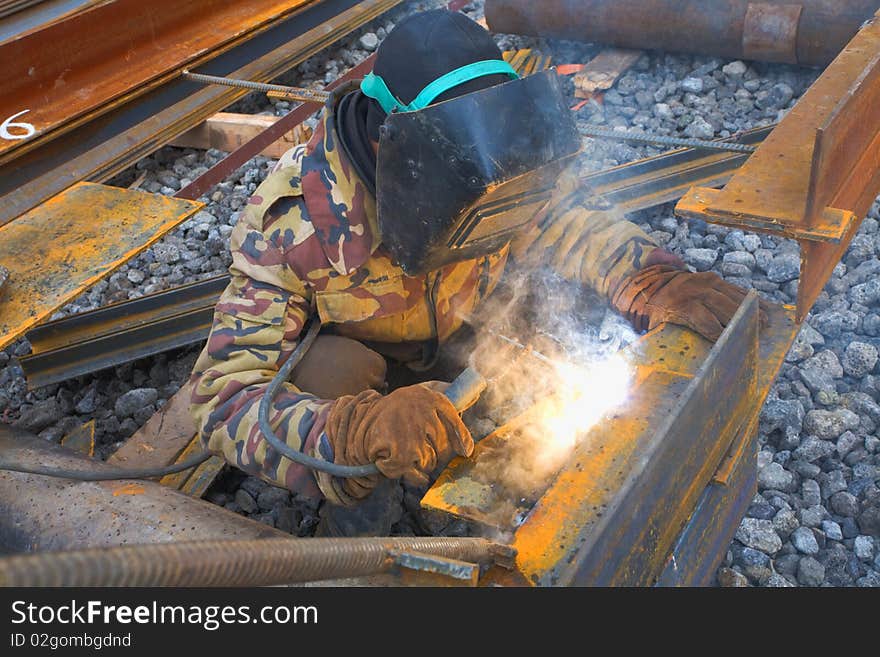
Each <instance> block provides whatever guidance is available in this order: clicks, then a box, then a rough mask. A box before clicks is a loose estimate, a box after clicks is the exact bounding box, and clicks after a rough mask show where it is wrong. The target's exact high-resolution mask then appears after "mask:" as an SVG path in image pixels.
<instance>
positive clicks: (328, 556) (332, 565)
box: [0, 537, 510, 587]
mask: <svg viewBox="0 0 880 657" xmlns="http://www.w3.org/2000/svg"><path fill="white" fill-rule="evenodd" d="M509 552H510V550H509V548H506V547H505V546H503V545H499V544H497V543H492V542H490V541H487V540H486V539H483V538H449V537H439V538H432V537H426V538H416V537H406V538H300V539H297V538H278V539H262V540H212V541H192V542H189V541H188V542H181V543H163V544H158V545H125V546H119V547H110V548H102V549H95V548H93V549H86V550H74V551H70V552H45V553H42V554H33V555H15V556H11V557H5V558H0V586H27V587H33V586H126V587H128V586H272V585H280V584H294V583H301V582H315V581H321V580H328V579H338V578H344V577H363V576H369V575H378V574H383V573H389V572H394V571H396V570H398V569H400V568H406V569H409V570H416V571H426V572H435V573H439V574H443V575H444V576H446V577H450V578H455V579H469V580H474V579H475V578H476V576H477V575H478V572H479V568H478V567H477V566H476V564H480V563H482V564H490V563H492V562H494V561H495V558H496V555H501V556H504V555H506V554H509ZM450 560H454V561H450ZM461 562H464V563H461ZM474 583H475V582H474Z"/></svg>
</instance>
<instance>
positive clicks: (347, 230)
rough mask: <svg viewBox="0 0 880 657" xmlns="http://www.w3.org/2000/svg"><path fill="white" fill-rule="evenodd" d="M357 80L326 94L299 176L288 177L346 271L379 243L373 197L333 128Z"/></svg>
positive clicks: (330, 255)
mask: <svg viewBox="0 0 880 657" xmlns="http://www.w3.org/2000/svg"><path fill="white" fill-rule="evenodd" d="M353 88H356V84H355V83H351V84H348V85H343V86H342V87H340V88H339V89H337V90H336V91H334V92H333V93H332V94H331V95H330V99H329V100H328V101H327V104H326V106H325V108H324V112H323V114H322V120H321V122H320V123H319V124H318V126H317V128H315V133H314V135H313V136H312V138H311V140H309V143H308V144H307V145H306V149H305V154H304V156H303V158H302V166H301V173H300V176H299V177H298V178H297V177H293V178H292V179H291V180H290V186H291V187H293V188H296V193H297V194H299V193H301V194H302V195H303V197H304V199H305V205H306V210H307V216H306V217H304V218H305V219H307V220H308V221H310V222H311V223H312V225H313V226H314V229H315V236H316V237H317V239H318V241H319V242H320V244H321V248H322V249H323V251H324V254H325V255H326V256H327V259H328V260H329V261H330V264H331V265H332V266H333V269H335V270H336V271H337V272H338V273H339V274H340V275H342V276H347V275H349V274H351V273H352V272H354V271H355V270H356V269H358V267H360V266H361V265H363V264H364V263H365V262H366V261H367V259H368V258H369V257H370V256H371V255H372V254H373V253H374V252H375V251H376V249H377V248H378V247H379V244H380V243H381V237H380V235H379V228H378V223H377V220H376V199H375V198H373V196H372V195H371V194H370V192H369V191H368V189H367V187H366V185H365V184H364V182H363V181H362V180H361V179H360V177H359V176H358V174H357V172H356V171H355V169H354V167H353V166H352V164H351V162H349V161H348V158H347V157H346V155H345V153H344V152H343V149H342V147H341V144H340V143H339V137H338V136H337V133H336V110H337V108H338V106H339V101H340V100H341V99H342V97H343V96H345V94H347V93H349V92H350V91H352V89H353Z"/></svg>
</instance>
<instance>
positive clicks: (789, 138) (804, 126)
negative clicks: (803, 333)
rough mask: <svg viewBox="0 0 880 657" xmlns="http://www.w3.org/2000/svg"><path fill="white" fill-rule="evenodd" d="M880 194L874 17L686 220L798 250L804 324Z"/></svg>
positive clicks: (694, 197) (688, 203) (693, 196)
mask: <svg viewBox="0 0 880 657" xmlns="http://www.w3.org/2000/svg"><path fill="white" fill-rule="evenodd" d="M878 193H880V13H878V16H877V17H875V18H874V19H873V20H872V21H871V22H869V23H867V24H866V25H865V27H864V28H863V29H862V30H860V31H859V33H858V34H857V35H856V36H855V38H854V39H853V40H852V41H851V42H850V44H849V45H848V46H847V47H846V48H845V49H844V50H843V52H841V53H840V55H839V56H838V57H837V59H835V60H834V62H833V63H832V64H831V66H829V67H828V69H827V70H826V71H825V72H824V73H823V74H822V76H821V77H820V78H819V79H818V80H817V81H816V83H815V84H813V86H812V87H810V89H809V90H808V91H807V93H806V94H804V96H803V97H802V98H801V100H800V101H799V102H798V103H797V105H796V106H795V107H794V109H792V110H791V112H789V114H788V115H787V116H786V117H785V119H783V121H782V122H781V123H780V124H779V125H778V126H777V128H776V129H775V130H774V131H773V132H772V133H771V134H770V136H769V137H767V139H765V140H764V143H763V144H762V145H761V146H760V147H759V148H758V150H757V151H756V152H755V153H754V154H753V155H752V156H751V158H749V161H748V162H747V163H745V164H744V165H743V166H742V168H741V169H740V170H739V171H738V172H737V174H736V175H735V176H734V177H733V178H732V179H731V180H730V182H728V184H727V185H726V186H725V188H724V189H723V190H720V191H719V190H712V189H706V188H700V187H698V188H695V189H693V190H691V191H690V192H689V193H688V194H687V195H686V196H685V197H684V198H682V200H681V201H680V202H679V204H678V206H677V207H676V212H677V213H678V214H680V215H682V216H685V217H696V218H700V219H705V220H707V221H711V222H714V223H720V224H723V225H726V226H733V227H737V228H742V229H745V230H755V231H760V232H766V233H771V234H776V235H780V236H783V237H789V238H793V239H796V240H798V241H800V242H801V247H802V264H801V281H800V286H799V288H798V304H797V305H798V318H799V319H803V317H805V316H806V313H807V312H809V309H810V307H811V306H812V304H813V303H814V302H815V300H816V297H817V296H818V295H819V292H820V291H821V290H822V288H823V287H824V285H825V282H826V281H827V279H828V277H829V276H830V275H831V271H832V270H833V268H834V266H835V265H836V264H837V262H838V260H839V258H840V256H841V255H842V254H843V252H844V251H845V250H846V248H847V246H848V245H849V243H850V241H851V239H852V237H853V236H854V235H855V233H856V231H857V230H858V227H859V223H860V222H861V219H862V217H864V215H865V214H866V213H867V211H868V209H869V208H870V206H871V203H872V202H873V200H874V199H875V198H876V196H877V194H878Z"/></svg>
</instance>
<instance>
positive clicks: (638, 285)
mask: <svg viewBox="0 0 880 657" xmlns="http://www.w3.org/2000/svg"><path fill="white" fill-rule="evenodd" d="M745 296H746V291H745V290H743V289H742V288H740V287H737V286H736V285H732V284H731V283H727V282H725V281H724V280H722V278H721V277H720V276H718V275H717V274H715V273H714V272H701V273H692V272H689V271H684V270H682V269H679V268H678V267H672V266H669V265H654V266H652V267H647V268H645V269H642V270H641V271H639V272H638V273H636V274H634V275H633V276H631V277H630V278H628V279H627V280H625V281H623V282H622V283H621V285H620V286H618V288H617V290H615V292H614V295H613V297H612V299H611V302H612V305H613V306H614V307H615V308H616V309H617V310H618V311H619V312H621V313H623V315H624V316H626V318H627V319H629V321H630V322H631V323H632V325H633V327H634V328H635V329H636V330H638V331H645V330H649V329H653V328H654V327H656V326H658V325H659V324H662V323H663V322H670V323H672V324H679V325H681V326H686V327H688V328H690V329H692V330H694V331H696V332H697V333H699V334H700V335H702V336H703V337H705V338H707V339H709V340H712V341H715V340H717V339H718V338H719V337H721V332H722V331H723V330H724V327H725V326H727V324H728V323H729V322H730V320H731V319H732V318H733V315H734V314H735V313H736V311H737V308H739V306H740V304H741V303H742V301H743V299H745Z"/></svg>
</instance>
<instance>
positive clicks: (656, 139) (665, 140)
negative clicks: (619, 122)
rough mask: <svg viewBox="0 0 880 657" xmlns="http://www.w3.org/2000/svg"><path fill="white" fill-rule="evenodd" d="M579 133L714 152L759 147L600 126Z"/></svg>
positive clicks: (747, 150) (582, 127)
mask: <svg viewBox="0 0 880 657" xmlns="http://www.w3.org/2000/svg"><path fill="white" fill-rule="evenodd" d="M578 132H580V133H581V134H582V135H583V136H585V137H592V138H596V137H598V138H600V139H616V140H618V141H640V142H644V143H647V144H656V145H659V146H672V147H674V148H701V149H705V150H713V151H733V152H735V153H754V152H755V151H756V150H757V149H758V147H757V146H752V145H751V144H739V143H736V142H729V141H709V140H708V139H687V138H683V137H666V136H663V135H648V134H643V133H638V132H630V131H628V130H613V129H611V128H603V127H602V126H598V125H588V124H585V123H579V124H578Z"/></svg>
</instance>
